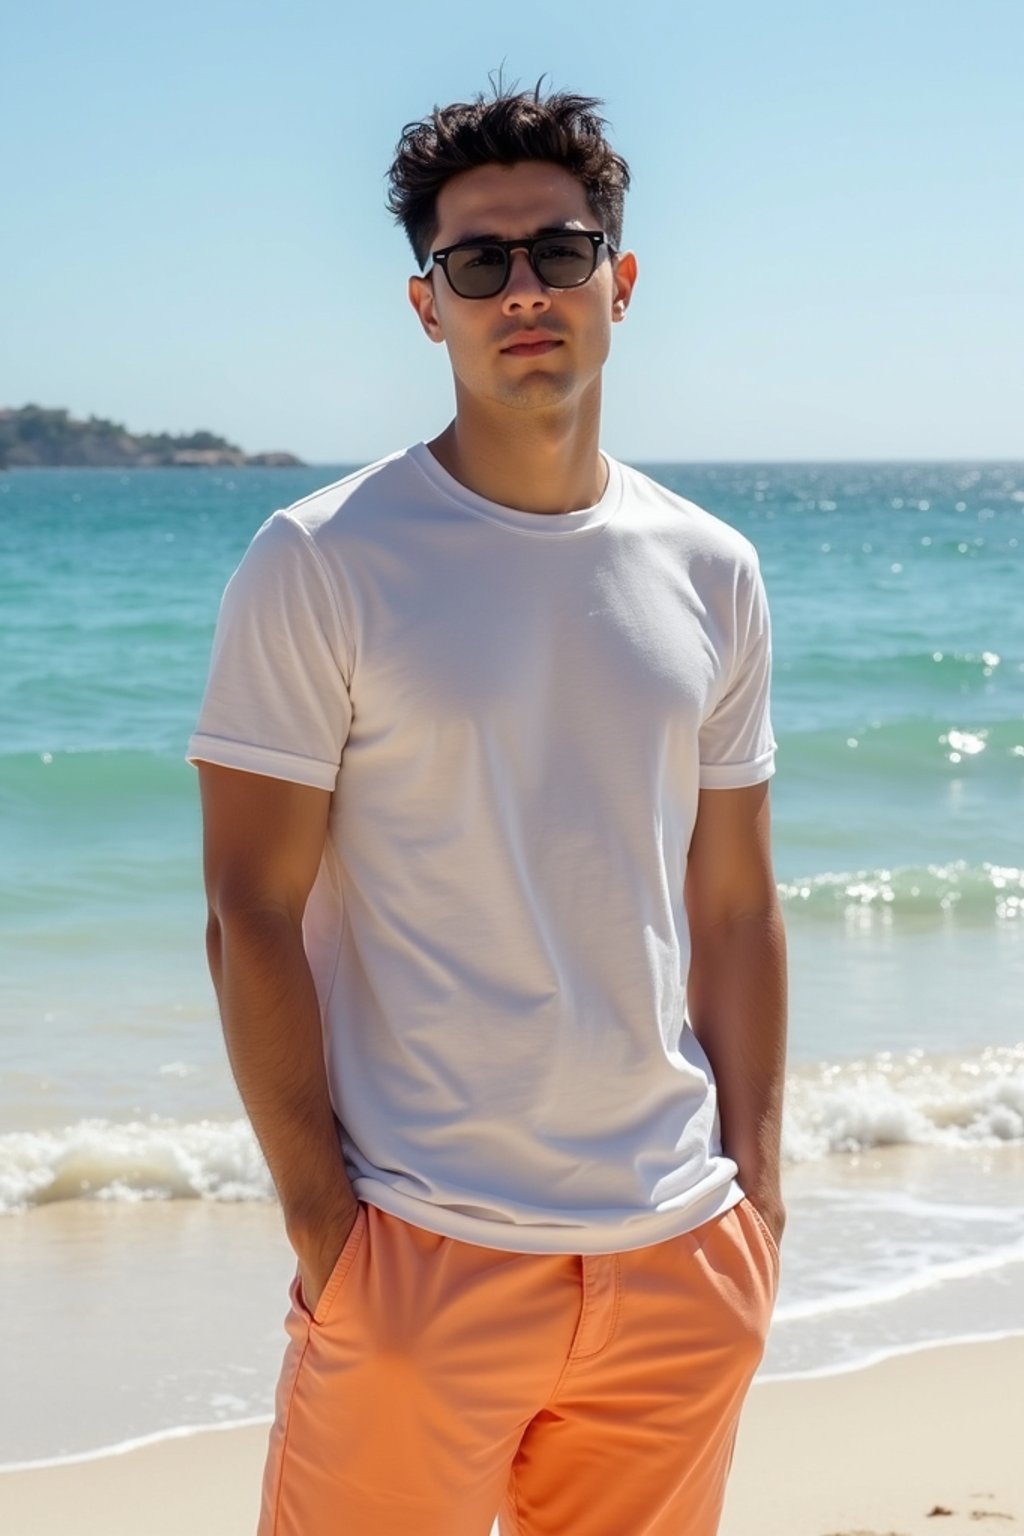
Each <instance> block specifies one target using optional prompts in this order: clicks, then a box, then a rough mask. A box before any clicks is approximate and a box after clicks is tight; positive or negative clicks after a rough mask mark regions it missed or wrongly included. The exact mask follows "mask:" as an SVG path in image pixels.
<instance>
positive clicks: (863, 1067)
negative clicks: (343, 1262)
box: [0, 1044, 1024, 1211]
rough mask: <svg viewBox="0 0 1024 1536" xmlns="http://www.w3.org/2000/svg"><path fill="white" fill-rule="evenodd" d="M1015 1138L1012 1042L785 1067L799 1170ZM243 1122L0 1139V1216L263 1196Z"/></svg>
mask: <svg viewBox="0 0 1024 1536" xmlns="http://www.w3.org/2000/svg"><path fill="white" fill-rule="evenodd" d="M1021 1141H1024V1044H1021V1045H1016V1046H992V1047H989V1048H988V1049H986V1050H984V1051H981V1052H979V1053H978V1054H976V1055H973V1056H957V1057H941V1056H926V1055H925V1054H924V1053H923V1052H922V1051H909V1052H907V1053H905V1054H898V1053H895V1052H891V1051H883V1052H880V1053H878V1054H877V1055H875V1056H870V1057H865V1058H862V1059H860V1060H857V1061H847V1062H841V1063H828V1062H826V1063H821V1064H819V1065H816V1066H801V1067H796V1068H794V1069H793V1070H792V1071H791V1072H790V1074H789V1078H788V1081H787V1086H786V1104H785V1114H784V1121H783V1155H784V1157H785V1159H786V1161H787V1162H790V1163H806V1162H811V1161H815V1160H818V1159H824V1158H827V1157H829V1156H831V1155H834V1154H840V1153H849V1152H860V1151H863V1150H866V1149H868V1148H870V1147H885V1146H897V1145H923V1146H937V1147H943V1148H946V1149H950V1150H956V1149H958V1148H960V1149H974V1148H978V1147H982V1146H988V1147H998V1146H1002V1145H1005V1144H1007V1143H1019V1142H1021ZM272 1198H273V1187H272V1184H271V1181H270V1176H269V1173H268V1172H267V1169H266V1165H265V1164H264V1162H263V1158H262V1155H261V1153H260V1150H259V1147H258V1145H257V1143H256V1140H255V1137H254V1136H253V1133H252V1130H251V1127H250V1126H249V1124H248V1122H247V1121H245V1120H229V1121H214V1120H200V1121H186V1122H180V1121H174V1120H167V1119H158V1118H156V1117H154V1118H152V1119H149V1120H144V1121H143V1120H133V1121H128V1122H124V1123H121V1122H115V1121H111V1120H100V1119H92V1120H81V1121H78V1122H77V1123H76V1124H74V1125H70V1126H67V1127H65V1128H64V1129H61V1130H38V1131H16V1132H10V1133H8V1134H7V1135H3V1136H0V1211H16V1210H24V1209H25V1208H26V1207H29V1206H33V1205H42V1204H47V1203H50V1202H53V1201H58V1200H75V1199H99V1200H126V1201H130V1200H188V1199H201V1200H224V1201H228V1200H268V1199H272Z"/></svg>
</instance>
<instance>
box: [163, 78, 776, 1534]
mask: <svg viewBox="0 0 1024 1536" xmlns="http://www.w3.org/2000/svg"><path fill="white" fill-rule="evenodd" d="M598 105H599V103H597V102H595V101H592V100H589V99H587V98H582V97H577V96H570V95H568V94H565V93H559V94H553V95H550V96H548V97H547V98H542V97H541V95H540V93H539V91H538V92H536V93H522V94H504V95H499V96H498V97H497V98H496V99H493V100H489V101H484V100H483V98H480V99H478V100H477V101H475V102H473V103H470V104H456V105H453V106H450V107H447V108H444V109H438V110H435V112H434V113H433V114H432V116H431V117H430V118H428V119H426V120H425V121H424V122H422V123H418V124H414V125H412V126H410V127H409V128H407V129H406V130H405V133H404V134H403V137H402V139H401V141H400V143H399V146H398V151H397V154H396V158H395V161H394V164H393V165H392V168H391V206H392V209H393V211H395V212H396V213H397V214H398V216H399V217H400V218H401V220H402V222H403V224H404V226H405V228H406V231H407V233H408V234H409V237H410V239H411V242H412V245H413V249H414V251H415V253H416V256H417V259H418V261H419V263H420V266H421V269H422V268H425V269H426V271H425V275H423V276H416V277H413V278H412V279H411V280H410V285H409V292H410V298H411V301H412V304H413V307H414V308H415V310H416V313H417V315H418V317H419V320H420V323H421V325H422V326H423V329H424V331H425V332H426V334H427V335H428V337H430V339H431V340H433V341H436V342H443V343H444V344H445V345H446V346H447V348H448V354H449V358H450V361H451V366H452V371H453V375H454V381H455V397H456V413H455V418H454V420H453V421H452V422H451V424H450V425H449V426H448V427H446V428H445V430H444V431H443V432H442V433H441V434H440V436H439V437H437V438H436V439H434V441H432V442H430V443H419V444H418V445H416V446H414V447H412V448H410V449H408V450H407V451H405V452H401V453H396V454H394V455H393V456H391V457H390V458H387V459H384V460H382V461H381V462H379V463H377V464H373V465H371V466H370V467H369V468H368V469H365V470H362V471H361V472H359V473H358V474H355V475H351V476H349V477H348V478H347V479H345V480H342V481H340V482H339V483H338V484H336V485H332V486H329V487H327V488H326V489H325V490H322V491H319V492H317V493H316V494H315V495H313V496H309V497H307V498H306V499H305V500H303V501H300V502H299V503H297V504H296V505H294V506H292V507H290V508H288V509H287V510H285V511H282V512H278V513H276V514H275V515H274V516H273V517H272V518H270V519H269V521H268V522H267V523H265V524H264V526H263V527H262V528H261V529H260V531H259V533H258V534H257V535H256V537H255V539H254V541H253V543H252V545H251V546H250V548H249V550H248V552H247V554H246V556H245V558H244V560H243V561H242V564H241V566H240V567H239V569H238V571H237V572H236V574H235V575H234V577H233V578H232V580H231V582H230V583H229V585H228V588H227V591H226V593H225V597H224V602H223V605H222V609H221V615H220V620H219V624H218V629H217V636H216V641H215V645H214V653H213V662H212V668H211V675H210V681H209V685H208V688H207V693H206V698H205V701H204V704H203V709H202V714H201V719H200V722H199V726H198V730H197V732H196V735H195V736H194V737H193V739H192V741H191V743H190V746H189V756H190V758H191V759H192V760H194V761H197V762H198V763H199V764H200V778H201V786H202V797H203V811H204V821H205V846H206V853H205V865H206V879H207V888H208V893H209V904H210V923H209V935H208V947H209V956H210V965H211V970H212V973H213V977H214V981H215V983H216V988H217V993H218V997H219V1001H220V1007H221V1013H222V1017H223V1022H224V1029H225V1035H226V1040H227V1046H228V1051H229V1054H230V1058H231V1064H232V1068H233V1070H234V1073H235V1077H236V1079H237V1082H238V1085H239V1089H240V1091H241V1094H242V1097H243V1100H244V1102H245V1105H246V1108H247V1110H248V1113H249V1115H250V1117H251V1119H252V1122H253V1125H254V1128H255V1131H256V1134H257V1136H258V1138H259V1140H260V1143H261V1145H262V1147H263V1149H264V1152H265V1154H266V1158H267V1162H268V1164H269V1167H270V1170H271V1173H272V1176H273V1178H274V1182H275V1185H276V1187H277V1190H278V1192H279V1195H280V1199H281V1205H282V1208H283V1211H284V1217H285V1222H286V1228H287V1232H288V1236H289V1239H290V1241H291V1243H292V1245H293V1247H294V1249H295V1252H296V1255H297V1260H298V1264H297V1273H296V1276H295V1280H294V1282H293V1285H292V1290H291V1309H290V1312H289V1315H288V1318H287V1323H286V1327H287V1331H288V1333H289V1336H290V1342H289V1346H288V1350H287V1353H286V1357H285V1362H284V1366H283V1370H282V1374H281V1379H280V1383H279V1387H278V1397H277V1418H276V1422H275V1424H274V1427H273V1430H272V1432H271V1439H270V1449H269V1455H268V1459H267V1466H266V1472H265V1477H264V1488H263V1505H262V1516H261V1521H260V1528H259V1529H260V1536H340V1533H342V1532H344V1533H345V1536H487V1533H488V1532H489V1530H490V1527H491V1522H492V1520H493V1518H494V1516H495V1514H496V1513H499V1512H500V1525H501V1530H502V1533H503V1536H713V1533H714V1532H715V1530H716V1528H717V1526H718V1521H719V1516H720V1511H721V1506H722V1499H723V1494H724V1489H725V1482H726V1477H727V1474H728V1469H729V1464H730V1459H731V1456H732V1447H733V1441H734V1436H735V1432H736V1427H737V1422H738V1418H739V1414H740V1410H741V1407H742V1403H743V1400H744V1397H745V1394H746V1391H747V1388H748V1386H749V1384H750V1380H751V1377H752V1376H753V1373H754V1371H755V1369H756V1367H757V1364H758V1361H759V1360H760V1358H761V1355H762V1352H763V1348H764V1340H765V1335H766V1332H767V1328H768V1323H769V1319H770V1315H771V1311H772V1307H773V1305H774V1300H775V1294H776V1290H777V1286H778V1248H777V1244H778V1241H779V1238H780V1236H781V1232H782V1226H783V1220H784V1215H783V1207H782V1201H781V1196H780V1187H779V1139H780V1119H781V1100H782V1083H783V1058H784V1038H785V1015H786V997H785V994H786V974H785V973H786V961H785V938H784V933H783V927H782V921H781V916H780V912H779V907H778V902H777V897H776V890H775V881H774V877H773V872H772V866H771V855H770V837H769V801H768V784H767V781H768V779H769V777H770V775H771V774H772V772H773V769H774V751H775V742H774V739H773V736H772V728H771V724H770V718H769V682H770V666H771V658H770V626H769V615H768V611H767V605H766V600H765V594H764V588H763V585H762V581H761V577H760V573H759V569H758V563H757V556H756V553H755V551H754V549H753V547H752V546H751V544H750V543H749V542H748V541H747V540H746V539H745V538H743V537H742V536H741V535H740V534H739V533H738V532H736V531H735V530H734V529H732V528H731V527H729V526H728V525H726V524H724V523H722V522H721V521H719V520H718V519H717V518H715V517H713V516H711V515H710V514H709V513H707V512H704V511H702V510H701V509H700V508H698V507H696V506H694V505H693V503H691V502H688V501H685V500H682V499H680V498H679V497H677V496H675V495H672V494H671V493H670V492H668V491H666V490H664V489H663V488H662V487H660V486H658V485H657V484H655V483H654V482H652V481H651V480H649V479H647V478H646V477H645V476H643V475H641V474H638V473H636V472H635V471H633V470H631V469H629V468H627V467H626V466H624V465H622V464H619V463H617V462H615V461H614V460H612V459H610V458H609V457H608V456H607V455H606V454H603V453H602V452H601V451H600V448H599V445H598V436H599V426H600V403H601V372H602V368H603V366H604V363H605V360H606V357H607V355H608V350H609V343H610V337H611V328H612V326H613V325H614V324H615V323H616V322H618V321H621V320H622V319H623V317H624V315H625V314H626V311H627V308H628V305H629V301H630V296H631V293H632V291H633V285H634V283H635V280H636V272H637V267H636V261H635V259H634V257H633V256H632V254H630V253H628V252H625V251H622V250H621V249H620V234H621V224H622V207H623V196H624V192H625V190H626V188H627V186H628V182H629V173H628V170H627V167H626V165H625V162H624V161H623V160H622V159H621V158H620V157H619V156H617V155H616V154H615V153H614V152H613V151H612V150H611V149H610V147H609V146H608V144H607V143H606V141H605V139H604V137H603V132H602V130H603V122H602V120H601V118H599V117H597V116H596V115H595V110H594V109H595V108H596V107H597V106H598Z"/></svg>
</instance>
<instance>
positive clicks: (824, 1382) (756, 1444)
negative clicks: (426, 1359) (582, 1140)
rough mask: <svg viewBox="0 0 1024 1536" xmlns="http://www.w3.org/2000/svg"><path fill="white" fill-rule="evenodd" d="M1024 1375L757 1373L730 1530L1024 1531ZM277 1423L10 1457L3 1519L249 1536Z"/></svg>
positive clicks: (941, 1367)
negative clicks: (990, 1523)
mask: <svg viewBox="0 0 1024 1536" xmlns="http://www.w3.org/2000/svg"><path fill="white" fill-rule="evenodd" d="M1022 1379H1024V1337H1021V1336H1016V1337H1012V1338H1006V1337H1004V1338H999V1339H989V1340H986V1341H985V1342H984V1343H978V1342H974V1343H963V1342H962V1343H945V1344H943V1345H935V1346H932V1347H926V1348H922V1349H916V1350H914V1351H912V1352H908V1353H905V1354H903V1355H901V1356H898V1357H895V1358H890V1359H887V1360H885V1361H883V1362H880V1363H877V1364H874V1365H871V1366H866V1367H864V1368H863V1369H860V1370H856V1371H845V1372H843V1373H842V1374H839V1375H833V1376H830V1377H827V1378H818V1379H815V1380H803V1381H792V1380H790V1381H777V1380H764V1381H759V1382H756V1383H755V1386H754V1388H752V1390H751V1392H750V1395H749V1397H748V1400H747V1404H746V1407H745V1411H744V1415H743V1419H742V1421H741V1425H740V1431H739V1437H738V1440H737V1447H736V1455H735V1460H734V1463H733V1469H732V1474H731V1476H730V1481H729V1488H728V1494H727V1499H726V1507H725V1514H724V1516H723V1522H722V1527H721V1536H818V1533H820V1532H822V1531H828V1532H829V1533H833V1536H876V1533H877V1536H888V1533H891V1532H899V1533H900V1536H928V1533H929V1532H931V1531H934V1524H933V1518H934V1514H935V1513H939V1512H941V1513H943V1514H948V1515H949V1517H950V1518H949V1519H948V1521H947V1523H946V1524H945V1525H943V1533H944V1536H966V1533H967V1532H968V1531H969V1530H974V1529H976V1528H977V1524H978V1522H980V1521H984V1520H988V1519H993V1520H998V1521H999V1529H1000V1530H1001V1531H1003V1532H1005V1533H1006V1536H1020V1533H1024V1460H1022V1459H1021V1457H1020V1455H1019V1414H1018V1412H1017V1411H1016V1409H1015V1404H1018V1403H1019V1402H1020V1399H1021V1388H1020V1385H1019V1384H1020V1382H1021V1380H1022ZM268 1422H269V1421H267V1420H262V1421H260V1422H258V1423H250V1424H248V1425H246V1426H243V1427H239V1426H237V1425H223V1426H217V1427H216V1428H215V1429H213V1430H211V1429H209V1428H207V1429H196V1430H194V1431H187V1432H186V1433H184V1434H179V1435H178V1436H177V1437H176V1438H170V1437H168V1436H167V1435H164V1436H162V1437H161V1438H160V1442H159V1443H155V1444H152V1443H151V1444H146V1445H136V1446H134V1447H125V1448H123V1449H122V1450H120V1451H119V1452H113V1453H107V1454H105V1455H102V1454H98V1455H93V1456H92V1457H91V1458H90V1459H89V1460H81V1459H79V1460H77V1461H76V1462H73V1463H69V1462H66V1463H63V1464H60V1465H52V1464H51V1465H49V1466H40V1465H37V1466H35V1467H34V1468H30V1469H27V1470H21V1471H17V1470H13V1469H12V1470H7V1471H6V1472H5V1473H4V1474H3V1475H2V1476H0V1525H2V1527H3V1529H4V1530H6V1531H10V1532H11V1533H12V1536H57V1533H58V1532H61V1531H64V1530H67V1529H72V1528H73V1529H75V1531H76V1533H77V1536H100V1533H102V1536H136V1533H137V1532H138V1531H139V1530H140V1529H142V1528H144V1529H145V1530H146V1533H147V1536H171V1533H172V1532H174V1533H180V1532H181V1531H182V1530H188V1531H189V1532H190V1533H192V1536H243V1533H249V1532H251V1531H252V1530H253V1529H254V1527H255V1517H256V1510H257V1508H258V1503H259V1489H260V1478H261V1473H262V1465H263V1456H264V1449H265V1445H266V1434H267V1423H268ZM154 1488H159V1489H160V1499H159V1504H158V1505H155V1504H154V1501H153V1499H152V1491H153V1489H154ZM143 1512H144V1514H143ZM140 1518H141V1521H142V1523H141V1524H140Z"/></svg>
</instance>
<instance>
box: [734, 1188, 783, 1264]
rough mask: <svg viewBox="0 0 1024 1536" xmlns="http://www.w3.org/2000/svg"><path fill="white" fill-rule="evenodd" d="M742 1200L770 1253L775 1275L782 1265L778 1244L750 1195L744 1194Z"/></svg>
mask: <svg viewBox="0 0 1024 1536" xmlns="http://www.w3.org/2000/svg"><path fill="white" fill-rule="evenodd" d="M743 1200H744V1203H745V1204H746V1206H747V1208H748V1209H749V1211H750V1214H751V1216H753V1218H754V1220H755V1221H756V1222H757V1226H758V1230H759V1231H760V1233H761V1236H762V1237H763V1238H764V1241H765V1245H766V1247H767V1249H768V1252H769V1253H770V1254H771V1258H772V1263H773V1264H774V1265H775V1273H776V1275H777V1274H778V1273H779V1269H780V1267H781V1265H782V1259H781V1257H780V1255H779V1245H778V1243H777V1242H776V1241H775V1239H774V1237H772V1233H771V1228H770V1227H769V1225H768V1223H767V1222H766V1221H765V1219H764V1217H763V1216H762V1215H761V1212H760V1211H759V1210H758V1208H757V1206H756V1205H755V1204H754V1202H753V1200H751V1198H750V1196H749V1195H744V1196H743Z"/></svg>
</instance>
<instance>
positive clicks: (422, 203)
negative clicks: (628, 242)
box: [387, 81, 629, 270]
mask: <svg viewBox="0 0 1024 1536" xmlns="http://www.w3.org/2000/svg"><path fill="white" fill-rule="evenodd" d="M541 84H542V81H538V83H537V85H536V87H535V89H534V90H532V91H515V92H512V91H504V90H502V88H501V86H500V84H499V85H498V86H497V87H495V93H494V96H493V97H491V98H485V97H484V96H483V95H480V96H477V97H476V98H475V99H474V100H473V101H471V102H466V101H457V102H453V103H452V104H451V105H450V106H447V107H435V108H434V110H433V112H432V113H431V114H430V116H429V117H425V118H423V119H422V121H420V122H418V123H407V124H406V126H405V127H404V128H403V130H402V136H401V138H400V139H399V141H398V144H397V145H396V147H395V157H394V160H393V161H392V163H391V168H390V170H389V171H388V182H389V190H388V197H387V206H388V208H389V209H390V211H391V212H392V213H393V214H394V215H395V222H396V223H398V224H401V225H402V226H403V228H404V229H405V232H406V234H407V235H408V237H409V243H410V245H411V246H412V248H413V252H414V254H415V257H416V260H417V261H418V262H419V264H420V268H421V270H422V268H423V267H425V266H426V264H427V258H428V257H429V255H430V247H431V245H432V244H433V241H434V238H435V236H436V234H437V194H438V193H439V192H440V190H441V188H442V187H443V186H444V184H445V182H446V181H449V180H450V179H451V177H453V176H457V175H458V174H459V172H460V171H469V170H472V169H474V168H475V167H476V166H478V165H492V164H494V163H497V164H499V165H513V164H514V163H515V162H516V161H518V160H551V161H553V162H554V163H555V164H556V165H561V166H564V167H565V169H566V170H567V171H568V172H569V173H570V174H571V175H573V176H575V177H576V178H577V180H578V181H580V182H581V183H582V186H583V190H584V192H585V193H586V198H587V203H588V204H589V206H590V210H591V212H592V213H593V215H594V218H595V219H596V220H597V221H598V223H599V224H600V226H601V228H602V229H603V230H604V231H605V233H606V234H607V236H608V238H609V240H610V242H611V244H612V246H613V247H615V249H618V248H619V245H620V243H621V240H622V212H623V203H624V201H625V195H626V191H627V189H628V187H629V166H628V165H627V164H626V162H625V160H623V158H622V156H621V155H617V154H616V153H615V151H614V150H613V149H612V148H611V146H610V145H609V144H608V142H607V140H606V139H605V137H604V133H603V131H602V130H603V129H604V128H605V126H606V123H605V119H604V118H603V117H599V116H598V115H597V111H596V109H597V108H598V107H600V106H603V105H604V103H603V102H601V101H598V100H597V99H596V98H595V97H592V96H575V95H573V94H572V93H570V92H569V91H554V92H552V93H551V94H550V95H548V96H542V95H541Z"/></svg>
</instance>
